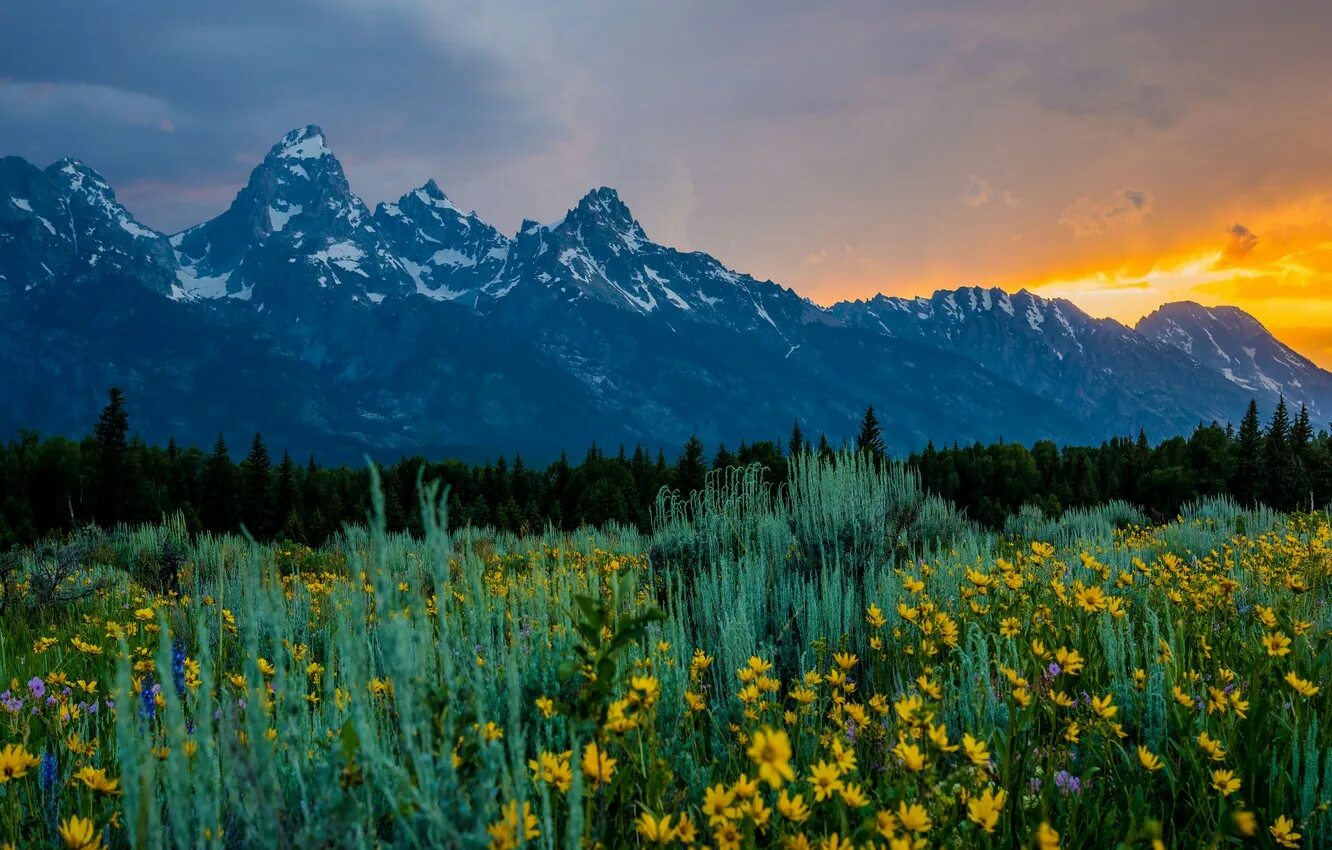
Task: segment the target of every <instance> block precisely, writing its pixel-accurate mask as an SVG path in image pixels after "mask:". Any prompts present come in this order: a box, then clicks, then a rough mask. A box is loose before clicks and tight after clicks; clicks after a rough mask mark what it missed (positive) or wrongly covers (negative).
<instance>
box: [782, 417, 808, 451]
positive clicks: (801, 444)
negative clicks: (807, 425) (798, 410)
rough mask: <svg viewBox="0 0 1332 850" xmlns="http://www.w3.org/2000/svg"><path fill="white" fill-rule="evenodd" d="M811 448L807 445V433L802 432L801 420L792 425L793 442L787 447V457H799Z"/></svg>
mask: <svg viewBox="0 0 1332 850" xmlns="http://www.w3.org/2000/svg"><path fill="white" fill-rule="evenodd" d="M808 448H809V446H807V445H805V432H804V431H801V430H800V420H799V419H797V420H795V422H793V423H792V424H791V442H790V444H789V445H788V446H787V447H786V456H787V457H799V456H800V455H802V454H804V453H805V450H806V449H808Z"/></svg>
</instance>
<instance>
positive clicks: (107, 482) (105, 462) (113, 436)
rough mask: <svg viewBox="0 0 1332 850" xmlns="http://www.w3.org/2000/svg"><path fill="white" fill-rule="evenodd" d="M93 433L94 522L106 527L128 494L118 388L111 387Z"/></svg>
mask: <svg viewBox="0 0 1332 850" xmlns="http://www.w3.org/2000/svg"><path fill="white" fill-rule="evenodd" d="M93 436H94V438H95V440H96V445H97V521H98V522H99V523H101V524H102V525H103V526H105V527H108V528H109V527H111V526H113V525H115V524H116V523H117V522H120V520H121V519H122V517H124V516H125V499H126V497H127V496H128V486H127V484H128V482H127V480H126V478H127V474H126V473H127V470H126V464H127V462H128V457H127V455H128V454H129V414H128V413H127V412H126V411H125V394H124V393H123V392H121V390H120V388H119V387H112V388H111V392H110V393H109V397H108V400H107V404H106V407H104V408H102V414H101V416H99V417H98V419H97V426H96V428H95V429H94V430H93Z"/></svg>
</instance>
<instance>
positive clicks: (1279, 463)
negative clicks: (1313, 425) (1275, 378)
mask: <svg viewBox="0 0 1332 850" xmlns="http://www.w3.org/2000/svg"><path fill="white" fill-rule="evenodd" d="M1263 465H1264V467H1265V469H1264V471H1265V473H1266V478H1265V480H1264V484H1265V487H1264V489H1263V490H1262V491H1261V492H1262V493H1263V497H1264V499H1265V500H1266V501H1267V504H1268V505H1270V506H1271V507H1273V508H1276V509H1277V510H1281V511H1288V510H1290V509H1292V508H1293V507H1294V506H1295V504H1296V503H1297V502H1298V501H1299V499H1300V493H1299V488H1302V484H1301V483H1300V482H1299V481H1298V480H1297V477H1298V476H1297V470H1296V462H1295V449H1294V446H1292V445H1291V433H1290V411H1289V409H1288V408H1287V407H1286V398H1285V396H1282V397H1281V398H1280V399H1279V400H1278V401H1277V406H1276V410H1275V411H1273V412H1272V421H1271V422H1269V423H1268V425H1267V433H1266V434H1265V435H1264V441H1263Z"/></svg>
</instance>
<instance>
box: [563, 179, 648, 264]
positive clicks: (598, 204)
mask: <svg viewBox="0 0 1332 850" xmlns="http://www.w3.org/2000/svg"><path fill="white" fill-rule="evenodd" d="M562 224H563V225H565V226H570V225H572V227H573V228H575V229H577V230H580V231H582V230H590V231H593V232H595V231H602V232H605V231H609V232H610V235H612V236H613V237H614V240H615V241H617V242H620V243H623V245H624V247H626V248H628V249H629V251H630V252H631V253H632V252H635V251H637V250H638V249H639V247H640V246H642V244H643V243H644V242H647V241H648V237H647V233H645V232H644V231H643V226H642V225H640V224H639V223H638V222H637V221H636V220H635V219H634V214H633V213H632V212H630V211H629V207H628V206H627V205H626V204H625V203H624V201H622V200H620V195H619V193H618V192H616V191H615V190H614V189H612V188H610V187H609V186H600V187H598V188H596V189H593V190H592V191H590V192H588V193H587V194H586V195H584V196H583V197H582V198H581V199H580V200H579V201H578V206H576V207H574V208H573V209H572V210H570V211H569V214H568V215H566V216H565V217H564V221H563V222H562Z"/></svg>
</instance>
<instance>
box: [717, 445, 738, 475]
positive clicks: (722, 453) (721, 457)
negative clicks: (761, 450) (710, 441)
mask: <svg viewBox="0 0 1332 850" xmlns="http://www.w3.org/2000/svg"><path fill="white" fill-rule="evenodd" d="M736 463H737V461H736V458H735V455H734V454H732V453H731V451H730V449H728V448H726V444H725V443H721V444H720V445H718V446H717V453H716V454H715V455H713V456H712V468H713V469H727V468H729V467H732V466H735V465H736Z"/></svg>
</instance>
